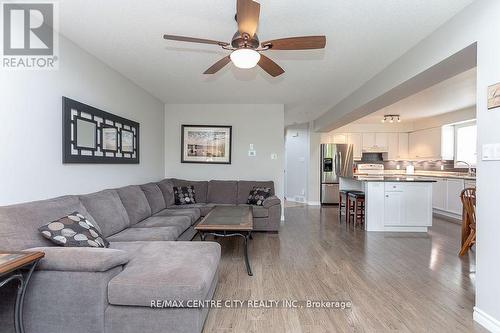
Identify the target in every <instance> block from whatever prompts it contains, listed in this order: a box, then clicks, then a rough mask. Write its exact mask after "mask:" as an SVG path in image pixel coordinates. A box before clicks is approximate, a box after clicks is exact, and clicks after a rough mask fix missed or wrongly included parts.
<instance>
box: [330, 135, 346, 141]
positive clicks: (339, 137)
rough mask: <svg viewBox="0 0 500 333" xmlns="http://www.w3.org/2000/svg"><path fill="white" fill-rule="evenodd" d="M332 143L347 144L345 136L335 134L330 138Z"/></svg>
mask: <svg viewBox="0 0 500 333" xmlns="http://www.w3.org/2000/svg"><path fill="white" fill-rule="evenodd" d="M332 143H347V134H345V133H337V134H334V135H333V137H332Z"/></svg>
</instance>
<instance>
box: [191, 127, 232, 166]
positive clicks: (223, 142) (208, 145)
mask: <svg viewBox="0 0 500 333" xmlns="http://www.w3.org/2000/svg"><path fill="white" fill-rule="evenodd" d="M231 136H232V126H212V125H182V128H181V145H182V153H181V162H182V163H207V164H231V140H232V138H231Z"/></svg>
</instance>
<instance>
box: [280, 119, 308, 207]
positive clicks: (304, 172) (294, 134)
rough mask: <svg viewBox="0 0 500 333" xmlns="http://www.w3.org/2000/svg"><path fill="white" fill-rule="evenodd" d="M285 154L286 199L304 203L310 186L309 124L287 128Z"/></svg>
mask: <svg viewBox="0 0 500 333" xmlns="http://www.w3.org/2000/svg"><path fill="white" fill-rule="evenodd" d="M285 154H286V173H285V177H286V179H285V197H286V198H287V200H290V201H299V202H304V201H306V200H307V186H308V178H307V177H308V167H309V124H302V125H296V126H289V127H287V130H286V136H285Z"/></svg>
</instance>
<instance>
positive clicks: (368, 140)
mask: <svg viewBox="0 0 500 333" xmlns="http://www.w3.org/2000/svg"><path fill="white" fill-rule="evenodd" d="M373 147H375V133H363V150H368V151H369V150H371V149H372V148H373Z"/></svg>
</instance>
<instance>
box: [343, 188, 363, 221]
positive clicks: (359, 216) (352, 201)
mask: <svg viewBox="0 0 500 333" xmlns="http://www.w3.org/2000/svg"><path fill="white" fill-rule="evenodd" d="M347 197H348V200H347V202H348V207H349V210H348V213H349V217H348V220H347V225H346V226H347V227H349V224H350V223H351V217H352V218H353V222H354V227H356V224H357V223H359V224H363V223H364V222H365V193H364V192H361V191H349V193H348V195H347Z"/></svg>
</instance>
